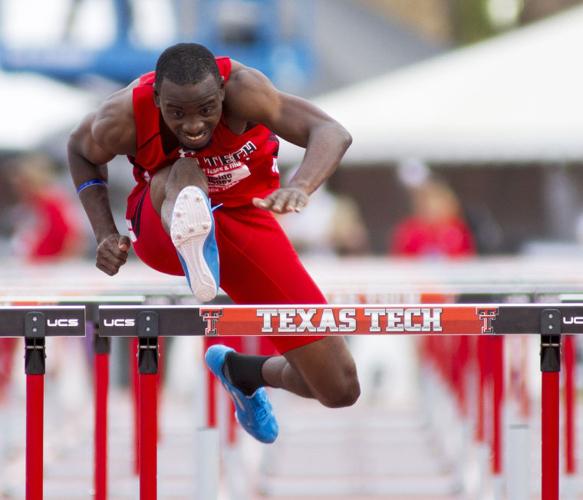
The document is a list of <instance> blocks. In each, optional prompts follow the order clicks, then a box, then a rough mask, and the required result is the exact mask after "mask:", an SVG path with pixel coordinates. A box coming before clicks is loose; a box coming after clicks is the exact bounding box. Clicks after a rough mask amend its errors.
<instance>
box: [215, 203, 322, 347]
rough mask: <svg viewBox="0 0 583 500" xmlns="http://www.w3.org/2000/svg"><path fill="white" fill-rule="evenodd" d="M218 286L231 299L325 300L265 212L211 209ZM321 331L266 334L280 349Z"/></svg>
mask: <svg viewBox="0 0 583 500" xmlns="http://www.w3.org/2000/svg"><path fill="white" fill-rule="evenodd" d="M215 221H216V228H217V233H216V234H217V244H218V247H219V256H220V269H221V287H222V288H223V290H224V291H225V292H226V293H227V294H228V295H229V296H230V297H231V299H233V301H234V302H235V303H236V304H324V303H325V302H326V299H325V297H324V295H323V294H322V292H321V291H320V290H319V288H318V287H317V286H316V284H315V283H314V281H313V280H312V278H311V277H310V276H309V274H308V273H307V271H306V270H305V269H304V267H303V265H302V264H301V262H300V260H299V258H298V256H297V255H296V253H295V251H294V249H293V247H292V246H291V244H290V242H289V240H288V239H287V237H286V235H285V234H284V232H283V230H282V229H281V227H280V226H279V224H278V223H277V221H275V219H274V218H273V216H272V215H271V214H270V213H269V212H265V211H263V210H261V209H256V208H251V209H248V208H244V209H240V210H239V209H226V210H225V209H222V208H220V209H218V210H217V211H215ZM321 338H322V337H306V336H289V337H286V336H281V337H280V336H278V337H269V340H270V341H271V342H272V343H273V345H274V347H275V348H276V350H277V351H278V352H279V353H282V354H283V353H286V352H288V351H291V350H294V349H297V348H299V347H301V346H305V345H306V344H312V343H316V342H318V341H319V340H320V339H321Z"/></svg>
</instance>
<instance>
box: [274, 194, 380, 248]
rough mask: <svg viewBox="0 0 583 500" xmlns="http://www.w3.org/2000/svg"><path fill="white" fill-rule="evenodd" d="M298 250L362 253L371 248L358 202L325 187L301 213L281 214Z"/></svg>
mask: <svg viewBox="0 0 583 500" xmlns="http://www.w3.org/2000/svg"><path fill="white" fill-rule="evenodd" d="M279 222H280V223H281V225H282V227H283V229H284V230H285V232H286V233H287V235H288V237H289V239H290V240H291V242H292V244H293V245H294V247H295V249H296V250H297V251H298V253H302V254H304V255H306V254H312V255H334V254H336V255H343V256H345V255H362V254H364V253H366V252H367V251H368V249H369V242H368V234H367V231H366V228H365V225H364V222H363V220H362V216H361V214H360V210H359V208H358V205H357V204H356V202H355V201H354V200H352V199H351V198H349V197H347V196H342V195H337V194H334V193H332V192H330V191H329V190H328V189H327V188H326V187H325V186H322V187H321V188H320V189H318V190H317V191H316V192H314V193H313V194H312V195H311V197H310V203H309V204H308V205H307V206H306V208H304V210H303V211H302V212H300V213H292V214H286V215H284V216H281V217H279Z"/></svg>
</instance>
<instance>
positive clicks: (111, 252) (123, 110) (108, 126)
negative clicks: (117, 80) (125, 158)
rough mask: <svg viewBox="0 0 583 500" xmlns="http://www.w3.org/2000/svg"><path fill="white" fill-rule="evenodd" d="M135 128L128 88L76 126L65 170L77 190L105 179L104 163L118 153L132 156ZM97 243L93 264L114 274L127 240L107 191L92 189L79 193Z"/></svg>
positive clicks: (101, 187)
mask: <svg viewBox="0 0 583 500" xmlns="http://www.w3.org/2000/svg"><path fill="white" fill-rule="evenodd" d="M135 143H136V139H135V125H134V120H133V106H132V92H131V86H130V87H128V88H126V89H123V90H121V91H119V92H116V93H115V94H113V95H112V96H111V97H109V98H108V99H107V100H105V102H104V103H103V104H102V105H101V106H100V108H99V109H98V110H97V111H96V112H95V113H91V114H90V115H88V116H87V117H85V119H84V120H83V121H82V122H81V123H80V124H79V126H78V127H77V128H76V129H75V130H74V131H73V133H72V134H71V136H70V138H69V143H68V155H69V168H70V170H71V176H72V177H73V182H74V183H75V186H76V187H77V188H78V187H79V186H80V185H81V184H83V183H84V182H86V181H89V180H91V179H101V180H104V181H106V180H107V163H108V162H109V161H110V160H112V159H113V158H114V157H115V156H117V155H121V154H134V149H135ZM79 198H80V200H81V203H82V204H83V208H84V209H85V212H87V216H88V217H89V221H90V222H91V227H92V228H93V232H94V233H95V238H96V240H97V245H98V246H97V259H96V265H97V267H98V268H99V269H101V270H102V271H103V272H105V273H107V274H109V275H114V274H116V273H117V272H118V270H119V268H120V267H121V266H122V265H123V264H124V263H125V261H126V259H127V255H128V251H129V249H130V240H129V238H128V237H127V236H121V235H120V234H119V232H118V230H117V227H116V225H115V222H114V220H113V215H112V213H111V206H110V204H109V197H108V192H107V188H106V187H105V186H99V185H97V186H92V187H90V188H88V189H85V190H83V191H82V192H81V193H80V194H79Z"/></svg>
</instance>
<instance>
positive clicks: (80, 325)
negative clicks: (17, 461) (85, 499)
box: [0, 306, 85, 500]
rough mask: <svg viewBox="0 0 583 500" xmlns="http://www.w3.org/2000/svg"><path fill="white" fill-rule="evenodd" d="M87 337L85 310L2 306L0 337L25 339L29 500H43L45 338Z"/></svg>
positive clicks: (27, 497) (27, 499) (0, 311)
mask: <svg viewBox="0 0 583 500" xmlns="http://www.w3.org/2000/svg"><path fill="white" fill-rule="evenodd" d="M84 335H85V308H83V307H49V306H1V307H0V337H24V342H25V355H24V369H25V373H26V500H42V498H43V463H44V460H43V449H44V446H43V432H44V375H45V358H46V350H45V338H46V337H48V336H62V337H70V336H71V337H82V336H84Z"/></svg>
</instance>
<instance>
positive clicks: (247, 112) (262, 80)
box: [225, 61, 280, 122]
mask: <svg viewBox="0 0 583 500" xmlns="http://www.w3.org/2000/svg"><path fill="white" fill-rule="evenodd" d="M279 98H280V93H279V92H278V91H277V89H276V88H275V87H274V86H273V84H272V83H271V81H270V80H269V79H268V78H267V77H266V76H265V75H264V74H263V73H261V71H259V70H257V69H255V68H251V67H249V66H245V65H243V64H241V63H238V62H236V61H233V71H232V72H231V78H230V79H229V83H228V85H226V87H225V107H226V109H227V110H228V112H229V113H230V114H232V115H234V116H238V117H240V118H243V119H246V120H249V121H255V122H262V120H263V119H264V118H265V117H266V116H268V115H270V114H272V113H273V112H274V110H275V109H277V107H278V106H279V104H278V103H279Z"/></svg>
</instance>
